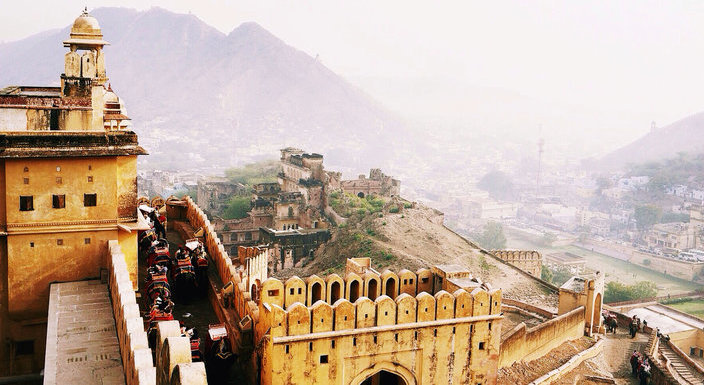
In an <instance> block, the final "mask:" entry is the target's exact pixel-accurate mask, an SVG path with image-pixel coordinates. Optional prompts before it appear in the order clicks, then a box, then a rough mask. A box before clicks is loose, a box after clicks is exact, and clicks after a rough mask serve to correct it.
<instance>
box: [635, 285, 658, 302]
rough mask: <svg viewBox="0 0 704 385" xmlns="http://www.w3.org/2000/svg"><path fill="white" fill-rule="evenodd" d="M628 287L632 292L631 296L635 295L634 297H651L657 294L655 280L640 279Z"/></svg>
mask: <svg viewBox="0 0 704 385" xmlns="http://www.w3.org/2000/svg"><path fill="white" fill-rule="evenodd" d="M630 288H631V292H632V293H633V297H635V298H634V299H641V298H652V297H655V296H656V295H657V294H658V286H657V285H656V284H655V282H650V281H640V282H638V283H636V284H633V285H630Z"/></svg>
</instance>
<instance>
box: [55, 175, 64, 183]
mask: <svg viewBox="0 0 704 385" xmlns="http://www.w3.org/2000/svg"><path fill="white" fill-rule="evenodd" d="M63 181H64V180H63V179H62V178H61V177H60V176H57V177H56V184H61V183H63Z"/></svg>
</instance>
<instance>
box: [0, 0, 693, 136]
mask: <svg viewBox="0 0 704 385" xmlns="http://www.w3.org/2000/svg"><path fill="white" fill-rule="evenodd" d="M84 5H87V6H88V8H89V10H90V9H93V8H97V7H101V6H125V7H131V8H137V9H146V8H149V7H151V6H160V7H164V8H167V9H170V10H173V11H177V12H191V13H193V14H195V15H196V16H198V17H199V18H201V19H202V20H204V21H205V22H207V23H209V24H211V25H213V26H215V27H216V28H218V29H220V30H221V31H223V32H225V33H228V32H229V31H231V30H232V29H233V28H235V27H236V26H237V25H239V24H240V23H242V22H244V21H256V22H257V23H259V24H261V25H262V26H264V27H265V28H266V29H268V30H269V31H271V32H272V33H273V34H275V35H276V36H278V37H280V38H281V39H283V40H284V41H286V42H287V43H288V44H290V45H292V46H294V47H296V48H298V49H301V50H303V51H305V52H307V53H309V54H311V55H313V56H315V55H320V60H322V62H323V63H324V64H326V65H327V66H328V67H330V68H331V69H332V70H334V71H335V72H337V73H339V74H341V75H343V76H345V77H346V78H348V79H350V80H351V81H353V82H354V83H356V84H358V85H359V86H360V87H361V88H363V89H366V90H368V91H369V92H370V93H371V94H372V95H375V96H377V97H379V98H380V99H382V102H383V103H384V104H387V105H390V106H392V108H395V109H397V110H399V109H401V110H402V109H404V107H406V108H408V107H409V106H411V104H412V103H410V102H408V99H409V97H408V95H406V98H405V100H404V98H403V97H401V95H402V92H401V91H399V90H397V89H396V88H395V84H398V83H399V82H400V83H403V82H404V81H406V80H415V81H421V82H430V83H433V84H435V83H437V84H438V87H441V86H440V85H441V84H445V85H447V84H453V83H454V84H459V85H461V86H460V87H465V86H467V87H492V88H495V89H501V90H507V91H508V92H511V93H516V94H520V95H525V96H529V97H530V98H535V99H537V100H540V101H541V102H545V103H548V104H550V103H555V104H556V105H559V106H562V107H566V108H574V109H577V110H580V111H589V113H588V114H593V115H592V116H587V117H586V119H590V118H594V121H595V122H600V123H597V124H600V125H613V126H619V127H620V128H619V129H622V130H623V136H629V135H630V136H633V135H637V134H638V133H642V132H645V131H646V130H647V128H648V127H649V125H650V121H651V120H656V121H657V122H658V123H662V124H665V123H669V122H672V121H674V120H677V119H679V118H682V117H684V116H686V115H688V114H691V113H694V112H699V111H701V110H704V92H703V91H702V90H704V76H701V74H702V71H703V69H704V53H703V52H704V50H703V48H704V2H695V1H652V2H651V1H604V2H597V1H588V2H576V1H555V2H536V1H517V2H494V1H481V2H479V1H478V2H469V1H441V2H436V1H409V0H404V1H380V0H376V1H358V0H357V1H331V0H324V1H290V0H287V1H262V0H257V1H214V0H199V1H184V0H176V1H159V0H123V1H111V0H105V1H86V0H84V1H73V0H70V1H55V0H33V1H13V0H0V41H11V40H18V39H21V38H23V37H26V36H28V35H31V34H34V33H37V32H40V31H42V30H45V29H49V28H59V27H64V26H66V25H68V24H70V23H71V21H72V20H73V19H74V18H75V17H76V16H77V15H78V14H79V13H80V10H81V9H82V7H83V6H84ZM108 40H109V39H108ZM0 70H1V69H0ZM443 90H444V88H438V89H436V90H433V92H434V93H435V94H443V93H444V91H443ZM397 95H399V97H398V98H395V96H397ZM416 99H417V100H421V101H422V100H423V95H418V97H417V98H416ZM433 101H435V102H436V103H437V104H445V103H446V101H445V100H442V98H435V99H433V100H431V101H427V103H428V105H429V106H430V107H431V108H436V107H437V108H440V107H441V106H438V105H435V106H433V105H432V103H433ZM422 103H426V101H423V102H422ZM413 108H415V106H413ZM582 118H583V117H581V116H580V117H579V119H582ZM610 119H611V120H612V121H610ZM595 129H613V127H608V128H606V127H598V128H595Z"/></svg>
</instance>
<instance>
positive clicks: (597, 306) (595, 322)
mask: <svg viewBox="0 0 704 385" xmlns="http://www.w3.org/2000/svg"><path fill="white" fill-rule="evenodd" d="M593 308H594V312H593V314H592V325H591V326H592V333H598V332H599V322H601V293H597V294H596V297H595V298H594V307H593Z"/></svg>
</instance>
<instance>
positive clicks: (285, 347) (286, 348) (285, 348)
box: [284, 345, 288, 354]
mask: <svg viewBox="0 0 704 385" xmlns="http://www.w3.org/2000/svg"><path fill="white" fill-rule="evenodd" d="M284 350H285V351H286V354H288V345H285V346H284Z"/></svg>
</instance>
